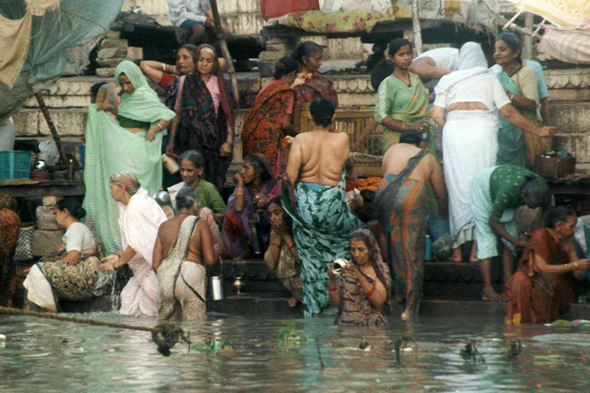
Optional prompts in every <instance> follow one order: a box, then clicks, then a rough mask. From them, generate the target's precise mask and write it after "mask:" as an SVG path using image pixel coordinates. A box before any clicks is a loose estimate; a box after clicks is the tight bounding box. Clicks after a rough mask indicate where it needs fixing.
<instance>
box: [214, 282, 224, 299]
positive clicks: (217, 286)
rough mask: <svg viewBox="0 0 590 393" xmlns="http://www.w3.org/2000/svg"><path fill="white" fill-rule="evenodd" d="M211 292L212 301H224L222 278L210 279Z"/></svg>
mask: <svg viewBox="0 0 590 393" xmlns="http://www.w3.org/2000/svg"><path fill="white" fill-rule="evenodd" d="M211 292H212V293H213V300H223V299H225V296H224V293H223V276H213V277H211Z"/></svg>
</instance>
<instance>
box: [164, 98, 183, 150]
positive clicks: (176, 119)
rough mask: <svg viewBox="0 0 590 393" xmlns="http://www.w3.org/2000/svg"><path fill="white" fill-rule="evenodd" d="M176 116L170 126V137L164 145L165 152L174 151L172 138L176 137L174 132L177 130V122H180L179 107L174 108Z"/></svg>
mask: <svg viewBox="0 0 590 393" xmlns="http://www.w3.org/2000/svg"><path fill="white" fill-rule="evenodd" d="M174 112H175V113H176V116H174V119H173V120H172V127H171V128H170V138H169V140H168V146H166V154H171V153H172V152H173V151H174V138H176V132H177V131H178V124H179V123H180V109H178V110H174Z"/></svg>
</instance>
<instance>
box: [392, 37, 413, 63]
mask: <svg viewBox="0 0 590 393" xmlns="http://www.w3.org/2000/svg"><path fill="white" fill-rule="evenodd" d="M406 45H410V50H412V43H411V42H410V41H409V40H407V39H406V38H394V39H393V40H391V42H390V43H389V46H388V53H389V58H390V59H393V56H395V54H396V53H397V51H398V50H400V49H401V47H402V46H406Z"/></svg>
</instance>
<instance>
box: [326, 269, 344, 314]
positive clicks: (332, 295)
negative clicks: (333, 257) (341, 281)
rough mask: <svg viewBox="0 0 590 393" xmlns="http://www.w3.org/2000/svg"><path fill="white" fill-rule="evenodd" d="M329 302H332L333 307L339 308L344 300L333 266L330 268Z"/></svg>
mask: <svg viewBox="0 0 590 393" xmlns="http://www.w3.org/2000/svg"><path fill="white" fill-rule="evenodd" d="M330 289H333V290H330ZM328 300H330V304H331V305H332V307H339V306H340V302H341V300H342V299H341V295H340V288H339V287H338V285H337V284H336V276H335V275H334V271H333V270H332V265H330V266H328Z"/></svg>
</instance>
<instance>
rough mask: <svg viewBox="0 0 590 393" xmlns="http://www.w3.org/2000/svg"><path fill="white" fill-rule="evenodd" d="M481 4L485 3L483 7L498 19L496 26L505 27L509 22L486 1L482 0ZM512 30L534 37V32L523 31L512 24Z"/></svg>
mask: <svg viewBox="0 0 590 393" xmlns="http://www.w3.org/2000/svg"><path fill="white" fill-rule="evenodd" d="M481 2H482V3H483V5H485V6H486V7H487V9H488V11H490V12H491V13H492V15H494V16H495V17H496V21H495V22H496V24H497V25H505V24H506V23H508V20H506V18H504V17H503V16H502V15H500V14H498V13H497V12H496V11H494V9H493V8H492V7H490V5H489V4H488V3H486V1H485V0H481ZM510 28H511V29H513V30H516V31H519V32H520V33H522V34H524V35H530V36H532V35H533V32H532V31H530V30H527V29H523V28H522V27H520V26H518V25H515V24H512V26H510Z"/></svg>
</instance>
